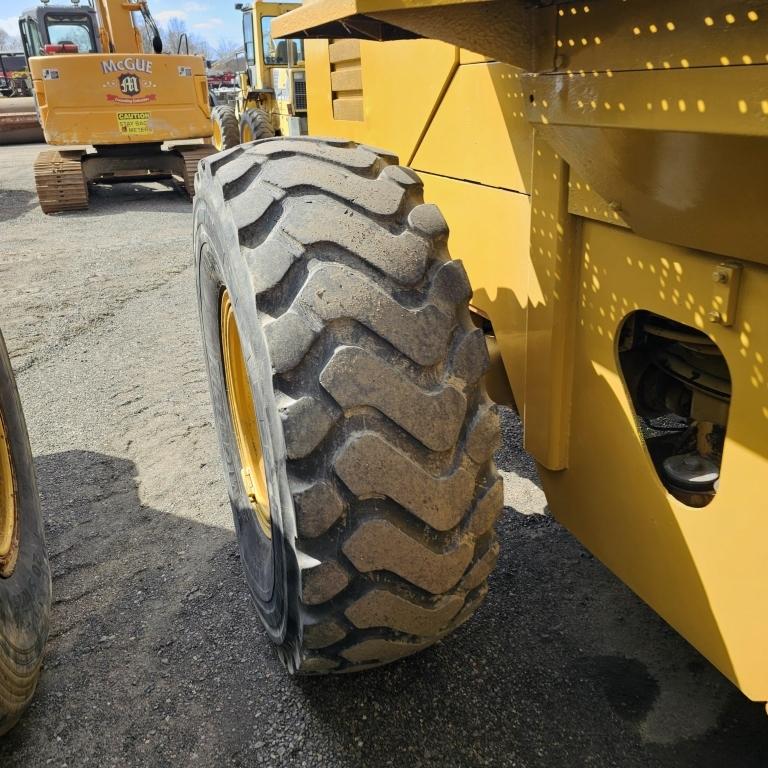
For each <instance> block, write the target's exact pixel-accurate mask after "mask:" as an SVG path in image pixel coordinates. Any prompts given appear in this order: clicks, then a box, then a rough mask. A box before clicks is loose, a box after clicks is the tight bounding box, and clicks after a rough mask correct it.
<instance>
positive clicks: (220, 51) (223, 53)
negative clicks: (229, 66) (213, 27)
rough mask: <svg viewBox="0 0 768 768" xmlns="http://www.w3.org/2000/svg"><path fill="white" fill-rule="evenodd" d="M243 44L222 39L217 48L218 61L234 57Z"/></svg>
mask: <svg viewBox="0 0 768 768" xmlns="http://www.w3.org/2000/svg"><path fill="white" fill-rule="evenodd" d="M242 45H243V44H242V43H238V42H236V41H235V40H230V39H228V38H222V39H221V40H219V43H218V45H217V46H216V50H215V53H216V58H217V59H226V58H228V57H229V56H234V54H235V52H236V51H237V49H238V48H241V47H242Z"/></svg>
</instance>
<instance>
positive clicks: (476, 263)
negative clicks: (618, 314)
mask: <svg viewBox="0 0 768 768" xmlns="http://www.w3.org/2000/svg"><path fill="white" fill-rule="evenodd" d="M421 177H422V179H423V180H424V198H425V200H427V202H434V203H437V204H438V205H439V206H440V210H441V211H442V212H443V215H444V216H445V218H446V221H447V222H448V226H449V228H450V237H449V240H448V246H449V248H450V250H451V256H452V257H453V258H454V259H461V260H462V261H463V262H464V267H465V268H466V270H467V275H468V276H469V280H470V283H471V284H472V289H473V292H474V293H473V296H472V305H473V306H474V307H476V308H477V309H479V310H480V311H481V312H482V313H483V314H484V315H485V316H486V317H488V318H489V319H490V321H491V322H492V323H493V328H494V332H495V333H496V338H497V340H498V343H499V347H500V351H501V355H502V359H503V361H504V367H505V368H506V370H507V373H508V375H509V380H510V384H511V386H512V391H513V393H514V395H515V403H516V404H517V406H518V408H520V409H521V410H522V408H523V404H524V387H523V384H524V381H525V369H524V362H525V355H524V352H525V322H526V317H525V315H526V309H525V308H526V307H527V306H528V305H529V304H533V305H534V306H536V305H539V304H541V302H542V293H541V289H540V288H539V286H538V283H537V281H536V276H535V274H533V271H532V267H531V260H530V258H529V255H528V231H529V227H530V220H531V206H530V198H529V197H528V196H527V195H522V194H519V193H516V192H508V191H506V190H502V189H492V188H490V187H484V186H482V185H480V184H470V183H467V182H464V181H457V180H455V179H446V178H444V177H442V176H433V175H431V174H428V173H422V174H421ZM529 277H530V278H531V280H530V282H529Z"/></svg>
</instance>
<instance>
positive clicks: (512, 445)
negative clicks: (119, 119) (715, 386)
mask: <svg viewBox="0 0 768 768" xmlns="http://www.w3.org/2000/svg"><path fill="white" fill-rule="evenodd" d="M38 149H39V147H0V233H1V234H0V240H1V242H2V247H1V248H0V326H1V327H2V328H3V331H4V332H5V335H6V340H7V342H8V345H9V348H10V351H11V356H12V359H13V362H14V365H15V367H16V370H17V371H18V384H19V389H20V392H21V396H22V400H23V403H24V406H25V411H26V415H27V420H28V423H29V430H30V435H31V440H32V447H33V451H34V454H35V461H36V468H37V474H38V479H39V484H40V491H41V494H42V497H43V511H44V514H45V518H46V525H47V534H48V546H49V550H50V556H51V564H52V568H53V578H54V594H55V604H54V606H53V615H52V631H51V638H50V642H49V646H48V655H47V661H46V665H45V669H44V672H43V676H42V679H41V683H40V687H39V689H38V693H37V696H36V699H35V701H34V703H33V705H32V708H31V710H30V711H29V713H28V714H27V716H26V717H25V718H24V719H23V720H22V722H21V723H20V725H19V726H18V727H17V728H16V729H15V730H14V731H13V732H12V733H11V734H10V735H9V736H8V737H6V738H5V740H3V741H2V742H1V743H0V764H2V765H3V766H4V768H11V766H25V767H32V766H46V765H56V766H63V765H68V766H85V765H98V766H112V765H117V766H181V765H183V766H188V765H201V766H213V765H216V766H221V765H274V766H312V767H314V766H318V767H320V766H322V767H323V768H326V767H329V768H334V767H336V766H345V767H346V766H403V765H407V766H409V768H412V767H417V766H432V765H435V766H481V765H492V766H525V767H528V766H542V767H544V766H546V768H556V767H558V766H564V767H565V766H567V767H568V768H572V767H573V766H582V765H589V766H622V767H623V766H654V768H655V767H656V766H674V767H675V768H679V767H680V766H696V767H697V768H706V767H708V766H713V767H715V766H716V767H717V768H721V767H722V766H723V765H727V766H729V768H730V767H734V766H737V767H738V766H765V765H768V719H766V716H765V712H764V710H763V707H762V706H760V705H759V704H754V703H751V702H748V701H747V700H746V699H744V698H743V696H742V695H741V694H740V693H739V692H738V691H737V690H736V689H735V688H734V687H733V686H732V685H731V684H730V683H729V682H728V681H726V680H725V679H724V678H723V677H722V676H721V675H720V674H719V673H718V672H716V671H715V670H714V669H713V668H712V667H711V666H710V665H709V664H708V663H707V662H706V661H705V660H704V659H703V658H701V657H700V656H699V655H698V654H697V653H696V652H695V651H694V650H692V649H691V648H690V647H689V646H688V645H687V644H686V643H685V641H683V640H682V639H681V638H680V637H679V636H678V635H676V634H675V633H674V632H673V631H672V630H671V629H669V628H668V627H667V626H666V625H665V624H664V623H663V622H662V621H661V620H660V619H659V618H658V617H656V615H655V614H654V613H653V612H652V611H651V610H650V609H648V608H647V607H646V606H645V605H644V604H642V603H641V602H640V601H639V600H638V599H637V598H636V597H634V596H633V595H632V594H631V593H630V592H629V590H628V589H627V588H626V587H624V586H623V585H622V584H621V583H620V582H619V581H618V580H616V579H615V578H614V577H613V576H612V575H611V574H610V573H609V572H608V571H607V570H606V569H605V568H603V567H602V566H601V565H600V564H599V563H598V562H597V561H596V560H595V559H594V558H592V557H591V556H590V555H589V554H588V553H587V552H585V551H584V550H583V549H582V548H581V547H580V546H579V545H578V544H577V543H576V542H575V541H574V540H573V538H572V537H571V536H570V535H569V534H568V533H566V532H565V531H564V530H563V529H562V528H561V527H560V526H559V525H558V524H557V523H556V522H555V521H553V520H552V519H551V518H549V517H548V516H546V515H545V514H541V513H542V511H544V510H543V507H544V500H543V496H542V494H541V492H540V490H539V489H538V486H537V478H536V472H535V468H534V467H533V465H532V462H531V461H530V459H528V458H527V457H526V456H525V455H524V454H523V453H522V449H521V435H520V429H519V424H518V423H517V421H516V419H515V418H514V416H513V415H512V414H510V413H505V414H504V433H505V445H504V449H503V451H502V452H501V453H500V456H499V463H500V466H501V468H502V470H504V472H505V477H506V479H507V481H508V488H507V494H506V496H505V498H506V503H507V504H508V505H509V507H508V508H507V510H506V512H505V515H504V518H503V520H502V522H501V523H500V526H499V528H500V534H501V540H502V545H503V553H502V556H501V559H500V565H499V569H498V572H497V573H496V574H495V576H494V577H493V578H492V580H491V593H490V596H489V599H488V601H487V602H486V604H485V605H484V607H483V608H482V609H481V610H480V611H479V613H478V615H477V616H476V618H475V619H474V620H473V621H471V622H469V623H468V624H466V625H464V627H462V628H461V629H460V630H459V631H458V632H457V633H456V634H455V635H454V636H452V637H451V638H448V639H447V640H445V641H443V643H441V644H440V645H439V646H437V647H435V648H434V649H431V650H428V651H427V652H425V653H422V654H421V655H419V656H418V657H415V658H412V659H410V660H406V661H404V662H401V663H398V664H396V665H393V666H391V667H389V668H386V669H383V670H380V671H375V672H369V673H366V674H363V675H358V676H350V677H339V678H324V679H318V678H313V679H295V678H289V677H287V676H286V675H285V673H284V672H283V670H282V668H281V667H280V666H279V664H278V662H277V659H276V657H275V655H274V653H273V652H272V650H271V647H270V645H269V642H268V640H267V638H266V636H265V634H264V633H263V632H262V630H261V627H260V625H259V622H258V619H257V617H256V615H255V612H254V610H253V609H252V607H251V605H250V603H249V600H248V598H247V596H246V594H245V587H244V581H243V577H242V573H241V569H240V563H239V558H238V554H237V546H236V542H235V538H234V534H233V528H232V522H231V519H230V513H229V508H228V504H227V500H226V491H225V487H224V482H223V480H222V473H221V470H220V465H219V460H218V454H217V448H216V445H215V435H214V430H213V426H212V424H211V416H210V413H211V412H210V407H209V402H208V393H207V385H206V381H205V374H204V370H203V366H202V356H201V350H200V344H199V339H198V329H197V318H196V309H195V299H194V275H193V270H192V267H191V255H190V240H191V233H190V225H191V207H190V204H189V203H188V202H186V201H185V200H184V199H183V198H181V197H180V196H179V195H178V193H177V192H176V191H174V190H173V189H170V188H168V187H164V186H162V185H146V186H142V187H136V186H134V187H133V188H130V187H129V188H120V187H117V188H115V189H113V190H108V189H104V190H99V191H97V192H96V193H95V194H94V195H93V199H92V207H91V210H90V211H88V212H83V213H75V214H70V215H66V216H56V217H45V216H43V215H42V214H41V213H40V212H39V210H38V208H37V207H36V199H35V195H34V192H33V181H32V173H31V166H32V161H33V158H34V155H35V154H36V152H37V151H38Z"/></svg>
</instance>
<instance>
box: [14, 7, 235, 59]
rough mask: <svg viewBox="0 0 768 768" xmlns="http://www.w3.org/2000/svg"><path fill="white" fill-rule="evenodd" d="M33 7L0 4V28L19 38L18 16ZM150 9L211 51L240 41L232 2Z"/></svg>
mask: <svg viewBox="0 0 768 768" xmlns="http://www.w3.org/2000/svg"><path fill="white" fill-rule="evenodd" d="M54 3H56V4H61V5H64V4H65V3H64V2H62V1H61V0H53V2H52V3H51V4H52V5H53V4H54ZM83 4H85V0H83ZM34 5H35V0H2V7H0V28H2V29H5V30H6V32H9V33H10V34H12V35H18V31H19V28H18V17H19V13H20V12H21V11H23V10H25V9H27V8H30V7H32V6H34ZM149 8H150V10H151V11H152V15H153V16H154V17H155V19H156V20H157V21H158V22H159V23H161V24H165V22H167V21H168V19H170V18H173V17H174V16H176V17H178V18H180V19H183V20H184V22H185V23H186V25H187V29H188V30H189V31H191V32H194V33H195V34H196V35H199V36H200V37H202V38H204V39H205V40H207V41H208V42H209V43H210V44H211V45H212V46H213V47H214V48H216V47H217V46H218V45H219V42H220V41H221V40H229V41H233V42H235V43H240V42H241V41H242V36H243V34H242V28H241V26H240V25H241V23H242V22H241V18H242V14H241V13H240V11H236V10H235V0H149Z"/></svg>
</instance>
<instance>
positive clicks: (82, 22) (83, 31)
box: [45, 13, 96, 53]
mask: <svg viewBox="0 0 768 768" xmlns="http://www.w3.org/2000/svg"><path fill="white" fill-rule="evenodd" d="M45 26H46V29H47V30H48V40H49V42H50V43H51V44H52V45H61V44H66V43H69V44H74V45H76V46H77V49H78V52H79V53H95V52H96V39H95V37H94V34H93V29H92V28H91V20H90V19H89V18H88V17H87V16H86V15H85V14H83V15H81V16H80V15H78V16H75V15H72V14H66V15H58V14H54V13H48V14H46V16H45Z"/></svg>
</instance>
